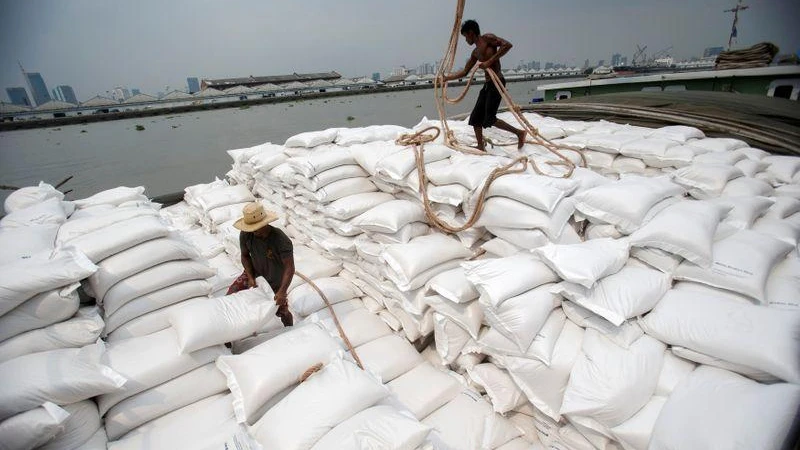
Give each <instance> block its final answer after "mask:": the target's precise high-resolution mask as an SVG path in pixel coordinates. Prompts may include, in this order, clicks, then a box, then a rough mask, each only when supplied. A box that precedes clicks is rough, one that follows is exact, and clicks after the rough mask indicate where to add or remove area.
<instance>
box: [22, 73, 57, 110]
mask: <svg viewBox="0 0 800 450" xmlns="http://www.w3.org/2000/svg"><path fill="white" fill-rule="evenodd" d="M24 74H25V81H26V82H27V83H28V89H30V91H31V94H33V101H34V102H36V105H37V106H39V105H43V104H45V103H47V102H49V101H50V100H52V98H51V97H50V92H48V91H47V85H46V84H45V83H44V78H42V75H41V74H40V73H39V72H24Z"/></svg>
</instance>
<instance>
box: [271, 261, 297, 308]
mask: <svg viewBox="0 0 800 450" xmlns="http://www.w3.org/2000/svg"><path fill="white" fill-rule="evenodd" d="M282 261H283V274H282V275H281V287H280V288H279V289H278V292H276V293H275V302H277V303H278V305H281V304H284V303H286V301H287V299H288V297H287V294H286V292H287V291H288V290H289V285H291V284H292V278H294V255H289V256H286V257H284V258H283V260H282Z"/></svg>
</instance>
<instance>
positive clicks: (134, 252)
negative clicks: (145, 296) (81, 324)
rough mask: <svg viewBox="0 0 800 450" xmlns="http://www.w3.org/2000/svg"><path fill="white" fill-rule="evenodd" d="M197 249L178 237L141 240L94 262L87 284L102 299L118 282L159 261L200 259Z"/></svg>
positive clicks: (159, 262)
mask: <svg viewBox="0 0 800 450" xmlns="http://www.w3.org/2000/svg"><path fill="white" fill-rule="evenodd" d="M199 256H200V255H199V254H198V252H197V250H196V249H195V248H194V247H193V246H192V245H190V244H189V243H187V242H185V241H183V240H182V239H179V238H172V237H165V238H159V239H153V240H150V241H146V242H143V243H141V244H139V245H136V246H134V247H131V248H129V249H127V250H125V251H122V252H120V253H117V254H116V255H112V256H110V257H108V258H106V259H104V260H102V261H100V262H99V263H97V272H95V273H94V274H92V276H90V277H89V285H90V286H91V287H92V290H93V291H94V293H95V294H96V295H97V298H98V299H102V298H103V297H104V296H105V294H106V292H107V291H108V290H109V289H110V288H111V287H112V286H113V285H114V284H115V283H117V282H118V281H120V280H123V279H125V278H128V277H130V276H132V275H135V274H137V273H139V272H141V271H143V270H146V269H149V268H151V267H153V266H156V265H158V264H161V263H164V262H167V261H174V260H179V259H194V258H199Z"/></svg>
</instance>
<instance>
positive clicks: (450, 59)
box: [434, 0, 587, 178]
mask: <svg viewBox="0 0 800 450" xmlns="http://www.w3.org/2000/svg"><path fill="white" fill-rule="evenodd" d="M465 2H466V0H458V1H457V3H456V14H455V20H454V21H453V28H452V30H451V33H450V40H449V41H448V45H447V50H446V51H445V54H444V57H443V58H442V64H441V65H440V66H439V71H438V72H437V76H436V78H435V79H434V97H435V99H436V109H437V112H438V113H439V122H440V123H441V125H442V130H443V131H444V143H445V145H447V146H448V147H450V148H452V149H454V150H458V151H461V152H464V153H470V154H484V152H481V151H479V150H476V149H473V148H471V147H465V146H462V145H460V144H459V142H458V140H457V139H456V137H455V134H454V133H453V131H452V130H451V129H450V126H449V125H448V124H447V120H446V119H445V117H446V112H445V103H451V104H455V103H458V102H460V101H461V100H463V99H464V97H465V96H466V94H467V91H468V90H469V88H470V85H471V84H472V80H473V78H474V77H475V72H477V69H478V67H479V66H480V63H476V64H475V66H474V67H472V68H471V69H470V72H469V78H468V79H467V85H466V86H465V87H464V90H463V91H462V92H461V94H459V95H458V97H456V98H455V99H450V98H448V97H447V82H440V81H441V80H442V79H443V77H444V74H445V73H447V72H450V71H452V69H453V64H454V63H455V55H456V49H457V48H458V36H459V27H460V26H461V19H462V18H463V16H464V4H465ZM484 72H486V73H487V74H488V76H489V78H490V79H491V81H492V83H494V85H495V87H496V88H497V91H498V92H499V93H500V95H501V97H502V98H503V100H504V101H505V103H506V105H508V109H509V111H510V112H511V113H512V114H513V115H514V117H515V118H516V119H517V121H518V122H519V123H520V124H522V125H523V127H524V129H525V130H524V131H525V132H526V134H527V135H528V136H530V137H531V138H533V140H532V141H528V140H526V142H528V143H531V144H538V145H540V146H542V147H544V148H545V149H547V150H548V151H550V152H551V153H553V154H555V155H556V156H557V157H558V158H559V159H560V161H557V162H548V164H549V165H563V166H566V167H567V168H568V169H567V172H566V173H565V174H563V175H562V176H561V177H562V178H569V177H570V176H571V175H572V172H573V170H574V169H575V164H574V163H573V162H572V161H571V160H570V159H569V158H567V157H565V156H564V155H562V154H561V152H560V150H559V149H564V150H568V151H573V152H576V153H578V155H579V156H580V158H581V165H582V167H586V166H587V162H586V157H585V156H584V155H583V152H581V151H579V150H575V149H571V148H566V147H560V146H558V145H556V144H554V143H552V142H551V141H549V140H548V139H546V138H545V137H544V136H542V135H541V134H540V133H539V131H538V130H537V129H536V127H534V126H533V125H532V124H531V123H530V122H529V121H528V120H527V119H526V118H525V116H524V115H523V114H522V112H521V110H520V108H519V106H518V105H516V104H514V101H513V99H512V98H511V95H510V94H509V93H508V90H506V88H505V86H503V84H502V83H501V82H500V78H499V77H498V76H497V74H496V73H495V72H494V70H492V69H491V68H487V69H484ZM513 144H514V143H503V144H494V145H498V146H507V145H513ZM530 163H531V167H533V170H534V171H535V172H536V173H538V174H539V175H546V176H552V175H549V174H546V173H544V172H542V171H541V170H540V169H539V168H538V167H537V165H536V163H535V162H534V161H530Z"/></svg>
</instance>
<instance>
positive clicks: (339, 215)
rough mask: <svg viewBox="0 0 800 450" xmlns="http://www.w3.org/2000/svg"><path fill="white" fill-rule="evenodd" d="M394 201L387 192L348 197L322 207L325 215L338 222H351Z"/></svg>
mask: <svg viewBox="0 0 800 450" xmlns="http://www.w3.org/2000/svg"><path fill="white" fill-rule="evenodd" d="M391 200H394V196H393V195H392V194H387V193H385V192H364V193H360V194H353V195H348V196H346V197H342V198H340V199H338V200H335V201H333V202H331V203H328V204H327V205H324V206H323V207H322V211H323V213H324V214H325V215H326V216H328V217H331V218H334V219H337V220H350V219H352V218H353V217H356V216H358V215H359V214H362V213H364V212H366V211H369V210H370V209H372V208H374V207H376V206H378V205H380V204H381V203H386V202H388V201H391Z"/></svg>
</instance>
